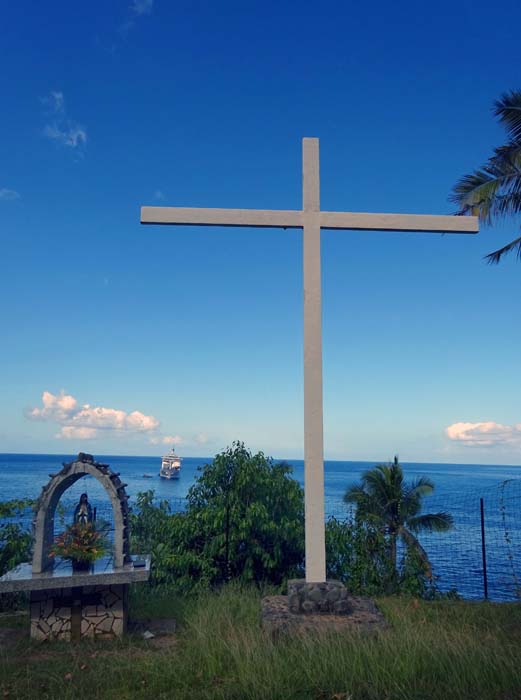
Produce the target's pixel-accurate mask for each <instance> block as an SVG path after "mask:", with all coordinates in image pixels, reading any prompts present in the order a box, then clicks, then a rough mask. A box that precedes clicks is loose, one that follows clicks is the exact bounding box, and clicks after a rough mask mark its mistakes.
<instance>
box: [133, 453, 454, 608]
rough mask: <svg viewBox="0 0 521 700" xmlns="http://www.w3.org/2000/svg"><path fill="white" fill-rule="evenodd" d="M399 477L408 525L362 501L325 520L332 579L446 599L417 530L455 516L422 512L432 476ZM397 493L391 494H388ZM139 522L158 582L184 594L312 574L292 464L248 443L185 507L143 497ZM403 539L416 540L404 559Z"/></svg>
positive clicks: (363, 589)
mask: <svg viewBox="0 0 521 700" xmlns="http://www.w3.org/2000/svg"><path fill="white" fill-rule="evenodd" d="M379 469H380V468H379V467H377V468H376V470H377V471H378V470H379ZM397 470H400V472H401V467H399V465H397V466H394V467H393V469H392V470H391V472H390V475H391V476H393V475H395V476H396V488H398V486H397V484H398V479H397ZM378 473H379V472H378ZM402 477H403V475H402ZM391 483H392V485H393V486H394V485H395V484H394V482H391ZM400 483H401V484H402V488H403V492H399V493H401V496H402V497H403V502H400V501H396V503H397V507H398V509H400V508H401V510H402V513H403V515H404V517H405V521H406V522H407V523H408V528H406V527H405V521H403V520H402V521H396V523H394V521H393V523H391V524H390V525H389V523H387V522H385V523H384V522H383V521H381V520H379V519H378V518H377V517H375V513H371V512H370V510H369V509H368V508H364V505H363V504H362V503H361V504H360V505H359V507H357V509H356V511H353V510H352V509H351V510H347V509H346V517H345V518H344V519H336V518H330V519H328V521H327V523H326V548H327V575H328V577H329V578H334V579H338V580H340V581H342V582H344V583H346V585H347V586H348V588H349V590H350V591H351V592H353V593H355V594H360V595H376V594H384V593H400V592H405V593H414V594H415V595H424V596H426V597H435V596H436V595H439V594H438V593H437V591H436V588H435V582H434V579H433V577H432V572H431V570H430V566H429V564H428V559H427V555H426V554H425V552H424V550H423V549H422V548H421V545H420V544H419V541H418V539H417V537H416V536H415V535H413V532H414V533H416V532H417V531H418V530H419V529H422V528H423V529H425V528H428V529H438V530H443V529H446V527H448V526H450V522H451V520H450V516H449V515H448V514H436V515H421V514H420V513H419V509H420V507H421V496H422V495H424V494H425V493H427V492H429V489H431V490H432V484H431V483H430V482H429V481H428V480H427V479H423V480H419V482H418V483H416V484H415V485H414V488H409V489H408V490H407V489H406V486H405V485H404V484H403V478H402V481H401V482H400ZM353 488H355V487H353ZM354 492H355V491H353V493H354ZM398 495H399V494H398ZM398 495H397V494H396V493H394V492H393V491H390V492H389V493H388V494H387V498H388V499H391V500H392V499H396V498H397V497H398ZM394 502H395V501H392V503H394ZM374 506H375V508H376V500H374ZM392 507H393V506H392V505H390V506H389V508H390V511H392ZM382 508H385V504H384V505H382ZM375 512H376V511H375ZM131 526H132V530H131V531H132V537H133V541H132V549H133V551H135V552H138V553H143V554H144V553H147V552H151V553H152V582H153V584H154V585H156V586H170V587H173V588H175V590H177V591H180V592H183V593H188V592H197V591H200V590H206V589H209V588H215V587H216V586H221V585H223V584H224V583H227V582H230V581H237V582H239V583H241V584H250V583H251V584H255V585H257V586H266V585H270V586H283V584H284V583H285V581H286V580H287V579H288V578H292V577H298V576H303V575H304V494H303V490H302V488H301V487H300V485H299V484H298V482H297V481H296V480H295V479H293V478H291V467H290V466H289V465H287V464H285V463H278V464H277V463H274V462H273V461H272V460H271V459H269V458H267V457H266V456H265V455H264V454H263V453H262V452H259V453H257V454H252V453H251V452H250V451H249V450H248V449H247V448H246V447H245V446H244V444H243V443H241V442H236V443H234V444H233V445H232V446H231V447H229V448H227V449H226V450H224V451H223V452H221V453H220V454H218V455H217V456H216V457H215V459H214V460H213V462H212V463H211V464H209V465H207V466H206V467H204V469H203V470H202V471H201V474H200V475H199V477H198V478H197V479H196V481H195V483H194V485H193V486H192V487H191V489H190V490H189V492H188V495H187V506H186V510H185V512H182V513H171V512H170V506H169V504H168V502H167V501H160V502H156V501H155V500H154V494H153V492H152V491H148V492H145V493H141V494H139V496H138V498H137V503H136V507H135V508H134V512H133V514H132V520H131ZM398 536H400V537H406V538H408V539H407V541H408V543H409V545H410V546H408V547H406V548H405V553H404V556H403V557H402V558H401V560H400V561H398V560H397V552H396V537H398ZM413 544H414V545H415V546H414V547H413V546H412V545H413Z"/></svg>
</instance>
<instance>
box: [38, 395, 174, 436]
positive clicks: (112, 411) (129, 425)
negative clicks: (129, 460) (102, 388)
mask: <svg viewBox="0 0 521 700" xmlns="http://www.w3.org/2000/svg"><path fill="white" fill-rule="evenodd" d="M26 417H27V418H28V419H29V420H41V421H49V422H53V423H57V424H58V425H60V426H61V429H60V432H59V433H58V434H57V435H56V437H58V438H66V439H72V438H83V439H92V438H95V437H99V436H100V435H101V434H102V433H104V434H107V433H108V432H110V433H111V434H113V435H123V434H126V435H128V434H129V433H134V434H143V433H146V434H150V433H157V431H158V430H159V426H160V422H159V420H158V419H157V418H156V417H155V416H147V415H145V414H144V413H141V411H132V412H131V413H127V412H126V411H123V410H121V409H117V408H105V407H103V406H91V405H90V404H83V405H79V404H78V401H77V400H76V399H75V398H74V396H71V395H70V394H66V393H65V392H64V391H61V392H60V393H59V394H52V393H51V392H50V391H44V392H43V394H42V405H41V406H36V407H34V408H31V409H29V410H28V411H26Z"/></svg>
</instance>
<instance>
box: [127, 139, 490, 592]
mask: <svg viewBox="0 0 521 700" xmlns="http://www.w3.org/2000/svg"><path fill="white" fill-rule="evenodd" d="M302 199H303V207H302V210H301V211H296V210H270V209H204V208H187V207H142V208H141V223H142V224H170V225H176V226H249V227H255V228H259V227H260V228H302V229H303V230H304V246H303V251H304V253H303V258H304V463H305V468H304V478H305V482H304V487H305V488H304V490H305V513H306V529H305V532H306V581H308V582H323V581H325V580H326V550H325V524H324V456H323V454H324V447H323V445H324V439H323V417H322V413H323V412H322V320H321V284H320V274H321V270H320V229H323V228H324V229H352V230H357V231H361V230H364V231H416V232H430V233H477V231H478V220H477V217H473V216H467V217H460V216H458V217H456V216H431V215H418V214H367V213H355V212H336V211H335V212H333V211H320V177H319V154H318V139H317V138H304V139H303V140H302Z"/></svg>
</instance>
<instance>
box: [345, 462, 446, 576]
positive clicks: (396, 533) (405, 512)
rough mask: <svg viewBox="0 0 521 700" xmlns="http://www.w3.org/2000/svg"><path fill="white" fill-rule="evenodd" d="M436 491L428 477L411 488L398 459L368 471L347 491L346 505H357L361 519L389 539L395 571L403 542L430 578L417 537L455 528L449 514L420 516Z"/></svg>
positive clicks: (427, 563)
mask: <svg viewBox="0 0 521 700" xmlns="http://www.w3.org/2000/svg"><path fill="white" fill-rule="evenodd" d="M433 490H434V484H433V483H432V481H431V480H430V479H428V478H427V477H425V476H421V477H420V478H418V479H416V480H415V481H413V482H412V483H411V484H408V483H406V482H405V481H404V478H403V469H402V467H401V466H400V464H399V463H398V457H397V456H396V457H395V458H394V461H393V463H392V464H379V465H377V466H376V467H374V468H373V469H369V470H368V471H366V472H365V473H364V474H363V475H362V480H361V483H360V484H359V485H355V486H351V487H350V488H349V489H347V491H346V493H345V495H344V502H345V503H353V504H355V505H356V515H357V518H360V519H361V520H362V521H364V522H367V523H370V524H372V525H374V526H376V527H377V528H378V529H380V530H381V531H383V532H384V533H385V534H386V535H387V536H388V538H389V548H390V556H391V563H392V566H393V569H394V570H395V571H396V570H397V567H396V547H397V542H398V539H401V540H402V541H403V542H404V544H405V546H406V547H407V549H408V550H410V551H412V552H415V553H416V554H418V556H419V557H420V560H421V561H422V563H423V565H424V567H425V571H426V573H427V574H428V575H429V576H430V564H429V559H428V557H427V553H426V552H425V550H424V549H423V547H422V546H421V544H420V542H419V541H418V538H417V537H416V534H417V533H419V532H421V531H422V530H423V531H428V532H445V531H446V530H450V528H451V527H452V525H453V519H452V516H451V515H449V513H444V512H439V513H420V511H421V502H422V498H423V497H424V496H428V495H430V494H431V493H432V492H433Z"/></svg>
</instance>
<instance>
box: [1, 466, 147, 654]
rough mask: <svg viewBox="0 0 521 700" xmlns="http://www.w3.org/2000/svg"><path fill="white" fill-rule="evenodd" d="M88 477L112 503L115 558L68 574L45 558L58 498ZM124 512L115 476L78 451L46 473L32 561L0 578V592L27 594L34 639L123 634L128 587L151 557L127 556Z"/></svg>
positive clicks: (63, 565)
mask: <svg viewBox="0 0 521 700" xmlns="http://www.w3.org/2000/svg"><path fill="white" fill-rule="evenodd" d="M88 474H90V475H91V476H93V477H94V478H95V479H97V480H98V481H99V482H100V483H101V484H102V485H103V487H104V488H105V490H106V492H107V494H108V496H109V498H110V501H111V504H112V510H113V514H114V556H113V557H105V558H103V559H100V560H98V561H96V562H95V563H94V564H92V565H91V566H90V568H89V570H87V571H81V572H80V571H73V569H72V565H71V563H70V562H67V561H61V562H58V563H55V562H54V561H53V559H52V557H50V556H49V555H50V551H51V547H52V544H53V541H54V534H55V533H54V515H55V511H56V507H57V505H58V503H59V500H60V498H61V496H62V495H63V493H64V492H65V491H66V490H67V489H68V488H69V486H72V484H74V483H75V482H76V481H77V480H78V479H80V478H82V477H83V476H86V475H88ZM128 512H129V507H128V496H127V494H126V493H125V484H124V483H123V482H122V481H121V480H120V478H119V474H115V473H114V472H113V471H112V470H111V469H110V468H109V466H108V465H107V464H100V463H98V462H96V461H95V460H94V458H93V457H92V455H88V454H85V453H83V452H80V454H79V455H78V458H77V459H76V460H74V461H72V462H69V463H67V464H64V465H63V469H62V470H61V471H60V472H58V473H57V474H52V475H51V479H50V481H49V483H48V484H46V485H45V486H44V487H43V489H42V493H41V496H40V498H39V500H38V504H37V511H36V517H35V520H34V551H33V560H32V563H31V564H29V563H25V564H20V565H19V566H17V567H16V568H15V569H12V570H11V571H9V572H8V573H7V574H5V575H4V576H2V577H1V578H0V594H1V593H14V592H21V591H28V592H30V596H31V598H30V600H31V602H30V607H31V637H32V638H33V639H38V640H48V639H61V640H66V641H76V640H79V639H80V638H81V637H95V638H103V639H106V638H115V637H119V636H121V635H122V634H123V633H124V632H125V630H126V626H127V618H128V600H127V599H128V586H129V584H130V583H137V582H140V581H146V580H148V578H149V576H150V556H148V555H146V556H142V557H132V556H131V555H130V553H129V542H130V531H129V522H128ZM138 563H139V565H138Z"/></svg>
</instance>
